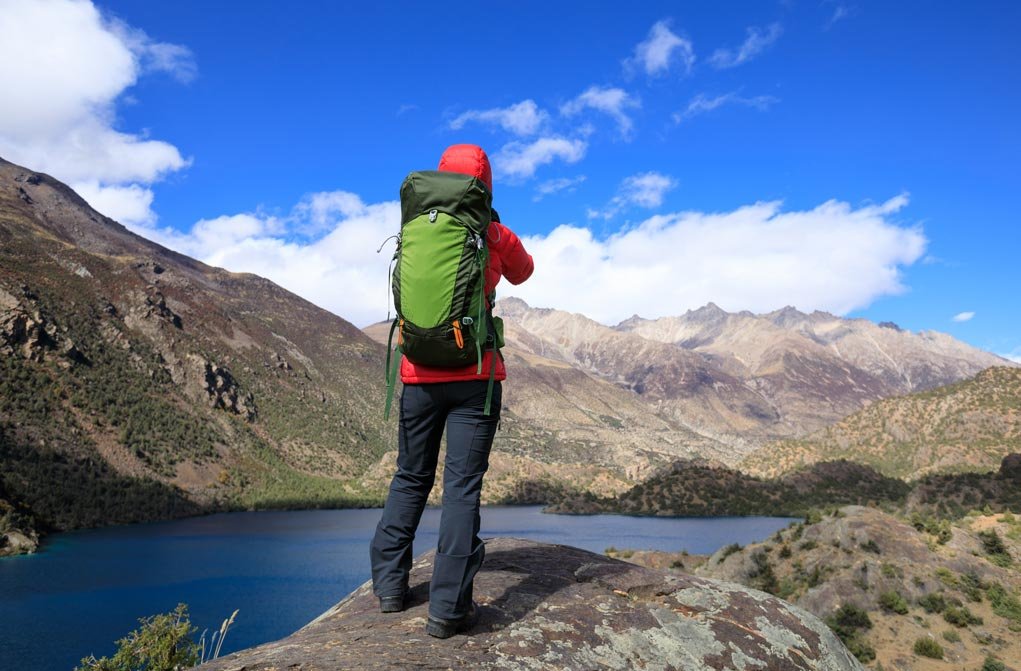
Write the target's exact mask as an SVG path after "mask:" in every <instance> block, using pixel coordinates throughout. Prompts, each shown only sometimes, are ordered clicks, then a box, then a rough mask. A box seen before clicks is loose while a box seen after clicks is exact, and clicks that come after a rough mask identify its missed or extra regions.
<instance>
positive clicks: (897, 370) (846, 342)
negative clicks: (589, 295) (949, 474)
mask: <svg viewBox="0 0 1021 671" xmlns="http://www.w3.org/2000/svg"><path fill="white" fill-rule="evenodd" d="M616 328H617V329H618V330H621V331H624V332H628V333H634V334H638V335H641V336H643V337H645V338H649V339H651V340H655V341H658V342H665V343H671V344H675V345H678V346H680V347H681V348H683V349H686V350H690V351H692V352H696V353H703V354H707V355H711V356H713V357H717V358H718V360H719V361H720V363H721V366H723V367H724V368H726V369H727V370H728V371H729V372H731V373H732V374H733V375H734V376H735V377H737V378H739V379H742V380H745V381H746V382H747V383H748V384H749V386H751V387H752V388H754V389H755V390H757V391H759V392H760V393H762V395H763V396H765V397H766V398H768V399H769V400H770V402H771V403H773V404H774V405H775V406H776V407H777V408H778V410H779V412H780V414H781V416H782V417H783V423H784V425H785V426H786V427H787V428H788V429H789V433H788V435H790V436H798V435H802V434H804V433H806V432H810V431H814V430H817V429H819V428H822V427H823V426H825V425H827V424H830V423H832V422H833V421H835V420H837V419H839V418H841V417H843V416H845V415H848V414H850V413H852V412H854V411H856V410H859V409H860V408H862V407H863V406H864V405H866V404H868V403H869V402H871V401H874V400H876V399H879V398H884V397H887V396H893V395H899V394H905V393H910V392H913V391H922V390H925V389H930V388H933V387H937V386H940V385H944V384H949V383H951V382H956V381H958V380H961V379H964V378H968V377H971V376H972V375H974V374H975V373H977V372H979V371H980V370H983V369H985V368H988V367H989V366H1001V365H1011V364H1010V362H1008V361H1006V360H1004V359H1002V358H1000V357H998V356H996V355H994V354H990V353H989V352H984V351H982V350H979V349H976V348H974V347H971V346H970V345H967V344H965V343H963V342H961V341H959V340H956V339H954V338H952V337H950V336H948V335H946V334H942V333H936V332H931V331H928V332H922V333H911V332H908V331H904V330H902V329H900V328H899V327H897V326H896V325H895V324H891V323H883V324H874V323H872V322H870V321H868V320H865V319H842V318H840V317H836V316H834V315H831V314H829V313H826V312H819V311H816V312H813V313H811V314H804V313H802V312H799V311H798V310H796V309H794V308H792V307H787V308H784V309H782V310H777V311H775V312H771V313H768V314H764V315H754V314H752V313H750V312H740V313H736V314H731V313H728V312H725V311H724V310H722V309H720V308H719V307H717V306H716V305H714V304H712V303H710V304H709V305H707V306H705V307H702V308H699V309H698V310H692V311H688V312H687V313H685V314H684V315H681V316H679V317H664V318H661V319H656V320H644V319H641V318H638V317H633V318H631V319H629V320H627V321H625V322H622V323H621V324H619V325H618V326H617V327H616Z"/></svg>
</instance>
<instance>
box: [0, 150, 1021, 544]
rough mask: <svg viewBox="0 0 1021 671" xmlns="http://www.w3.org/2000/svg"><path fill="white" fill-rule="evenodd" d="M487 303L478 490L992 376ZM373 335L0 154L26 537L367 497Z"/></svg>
mask: <svg viewBox="0 0 1021 671" xmlns="http://www.w3.org/2000/svg"><path fill="white" fill-rule="evenodd" d="M497 310H498V312H499V313H500V314H501V315H502V316H503V317H504V319H505V321H506V324H507V333H506V335H507V341H508V347H507V348H506V349H505V351H504V354H505V356H506V359H507V363H508V369H509V371H510V373H509V375H510V378H509V380H508V383H507V384H506V386H505V394H504V413H503V422H502V428H501V430H500V431H499V433H498V436H497V442H496V445H495V447H494V453H493V458H492V459H491V466H490V474H489V475H488V476H487V482H486V493H485V496H486V500H487V501H488V502H500V501H502V502H547V501H549V500H550V499H551V498H553V497H555V496H559V495H562V494H572V493H574V494H576V493H579V492H585V491H588V492H593V493H596V494H598V495H600V496H604V495H606V496H609V495H617V494H620V493H622V492H624V491H627V490H628V489H630V488H631V487H632V486H634V485H635V484H636V483H638V482H640V481H642V480H644V479H646V478H648V477H649V476H651V475H653V474H654V473H656V472H658V471H660V470H661V469H663V468H666V467H669V466H670V465H671V464H672V463H674V462H675V461H677V460H679V459H692V458H700V459H708V460H710V461H711V462H713V463H720V464H726V465H729V466H737V465H738V464H739V463H741V462H742V460H744V459H746V458H748V456H749V455H750V454H752V453H754V452H755V451H756V450H763V449H769V448H768V446H771V445H778V444H780V443H778V442H777V441H784V440H791V439H802V438H805V437H806V436H812V435H815V433H816V432H818V431H820V430H822V429H824V428H825V427H827V426H829V425H830V424H832V423H833V422H836V421H838V420H840V419H842V418H844V417H845V416H847V415H849V414H850V413H853V412H856V411H860V410H862V409H863V408H866V407H867V406H869V405H870V404H873V403H875V402H876V401H878V400H880V399H882V398H885V397H889V396H891V395H898V394H906V393H912V392H919V391H924V390H931V389H933V388H936V387H938V386H940V385H945V384H948V383H954V382H958V381H960V380H964V379H967V378H969V377H971V376H974V375H975V374H976V373H978V372H979V371H982V370H983V369H985V368H987V367H989V366H997V365H1003V366H1009V365H1011V364H1010V363H1009V362H1006V361H1005V360H1003V359H1000V358H999V357H996V356H994V355H992V354H989V353H987V352H984V351H981V350H978V349H976V348H973V347H971V346H969V345H966V344H964V343H962V342H960V341H957V340H955V339H953V338H951V337H949V336H947V335H943V334H939V333H932V332H924V333H911V332H908V331H904V330H901V329H899V328H897V327H896V326H895V325H893V324H879V325H877V324H873V323H871V322H868V321H866V320H862V319H844V318H840V317H836V316H833V315H829V314H826V313H821V312H815V313H811V314H804V313H801V312H799V311H797V310H795V309H793V308H785V309H783V310H779V311H777V312H773V313H769V314H764V315H753V314H751V313H748V312H740V313H728V312H725V311H723V310H721V309H720V308H718V307H717V306H715V305H712V304H710V305H707V306H705V307H703V308H700V309H698V310H694V311H688V312H687V313H685V314H683V315H681V316H678V317H669V318H662V319H657V320H644V319H641V318H638V317H634V318H631V319H629V320H626V321H625V322H622V323H621V324H618V325H616V326H607V325H604V324H600V323H598V322H595V321H593V320H591V319H588V318H587V317H585V316H583V315H578V314H572V313H568V312H564V311H560V310H551V309H540V308H533V307H530V306H528V305H527V304H525V303H524V302H523V301H521V300H518V299H513V298H508V299H504V300H502V301H500V302H499V303H498V305H497ZM383 329H384V327H383V326H382V325H375V326H372V327H369V328H368V329H366V331H367V332H368V335H366V333H363V332H362V331H361V330H359V329H358V328H356V327H355V326H354V325H352V324H351V323H349V322H347V321H345V320H344V319H343V318H342V317H340V316H337V315H334V314H332V313H330V312H328V311H326V310H323V309H321V308H319V307H317V306H315V305H313V304H312V303H310V302H308V301H306V300H304V299H302V298H300V297H299V296H296V295H294V294H292V293H290V292H288V291H286V290H285V289H283V288H281V287H279V286H277V285H275V284H273V283H272V282H270V281H268V280H266V279H263V278H260V277H257V276H255V275H251V274H247V273H232V272H229V271H226V270H223V269H219V268H213V267H210V266H208V265H205V264H203V263H201V262H199V261H197V260H195V259H191V258H189V257H187V256H184V255H182V254H179V253H176V252H173V251H171V250H168V249H166V248H164V247H162V246H160V245H158V244H156V243H153V242H151V241H149V240H146V239H145V238H142V237H140V236H138V235H136V234H134V233H132V232H131V231H129V230H128V229H126V228H125V227H123V226H121V225H120V224H118V223H117V222H115V221H113V220H111V219H109V218H107V217H104V216H102V215H101V214H99V213H98V212H96V211H95V210H93V209H92V208H91V207H89V205H88V204H87V203H86V202H85V201H84V200H82V199H81V198H80V197H79V196H78V195H77V194H75V193H74V192H73V191H72V190H71V189H70V188H68V187H67V186H65V185H63V184H61V183H60V182H58V181H57V180H55V179H53V178H52V177H49V176H47V175H43V174H39V173H36V172H33V171H31V170H29V169H26V168H22V167H19V166H16V165H13V164H11V163H8V162H5V161H2V160H0V499H2V500H4V501H6V502H7V504H8V506H7V507H6V508H5V509H8V508H9V509H10V510H11V511H15V510H16V511H18V515H19V517H18V519H24V516H26V515H30V516H33V517H34V518H35V520H36V522H37V523H38V524H39V526H40V527H42V528H44V529H69V528H75V527H79V526H94V525H98V524H109V523H117V522H128V521H137V520H142V519H151V518H154V517H166V516H173V515H185V514H194V513H195V512H197V511H202V510H210V509H224V508H228V509H229V508H238V507H244V508H251V507H261V506H269V507H285V506H306V507H307V506H343V505H365V504H376V503H378V502H379V501H380V500H381V499H382V496H383V495H384V494H385V489H386V485H387V484H388V481H389V478H390V475H391V474H392V472H393V462H394V452H393V450H394V447H395V432H394V426H395V422H393V421H391V422H390V423H389V424H387V423H385V422H384V421H383V417H382V407H383V398H384V386H383V370H382V369H383V358H384V354H385V348H384V347H383V346H382V345H381V344H380V342H379V341H380V340H382V338H383V337H385V334H384V332H383ZM370 336H371V337H370ZM56 483H59V486H58V485H57V484H56ZM437 494H438V492H437ZM12 514H13V513H12Z"/></svg>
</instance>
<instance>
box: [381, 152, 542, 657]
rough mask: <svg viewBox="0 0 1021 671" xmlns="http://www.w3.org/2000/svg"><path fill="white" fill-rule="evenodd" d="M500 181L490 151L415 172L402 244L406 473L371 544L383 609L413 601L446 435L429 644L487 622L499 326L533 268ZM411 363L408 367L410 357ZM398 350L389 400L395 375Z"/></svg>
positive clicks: (402, 458) (500, 369) (398, 298)
mask: <svg viewBox="0 0 1021 671" xmlns="http://www.w3.org/2000/svg"><path fill="white" fill-rule="evenodd" d="M492 189H493V180H492V170H491V168H490V165H489V158H488V157H487V156H486V153H485V152H484V151H483V150H482V148H481V147H478V146H476V145H471V144H458V145H453V146H451V147H449V148H447V150H446V151H444V152H443V156H442V157H441V158H440V163H439V168H438V170H436V171H423V172H417V173H411V174H410V175H409V176H408V178H407V179H406V180H405V181H404V184H403V185H402V187H401V235H400V236H399V239H398V251H397V253H396V254H395V256H394V258H395V261H396V265H395V268H394V275H393V292H394V304H395V307H396V308H397V313H398V318H397V319H395V320H394V323H393V326H392V327H391V330H390V333H391V339H393V335H394V333H395V331H396V333H397V349H398V352H397V353H396V355H395V359H394V362H393V366H396V365H397V360H399V361H400V363H399V365H400V376H401V382H402V383H403V391H402V393H401V397H400V408H399V412H400V415H399V420H398V455H397V472H396V474H395V475H394V477H393V480H392V482H391V484H390V491H389V495H388V497H387V500H386V505H385V507H384V508H383V514H382V517H381V519H380V521H379V524H378V525H377V527H376V532H375V536H374V537H373V540H372V543H371V545H370V552H369V554H370V559H371V564H372V585H373V593H374V594H375V595H376V596H377V597H379V601H380V610H382V611H383V612H399V611H402V610H404V607H405V606H406V604H407V602H408V601H409V600H410V599H411V598H412V597H411V592H410V589H409V587H408V577H409V573H410V571H411V562H412V541H413V540H414V538H415V532H416V530H417V528H418V524H419V521H420V520H421V518H422V512H423V510H424V509H425V505H426V500H427V499H428V497H429V492H430V491H431V490H432V487H433V483H434V480H435V476H436V466H437V460H438V454H439V449H440V442H441V438H442V435H443V432H444V428H445V429H446V433H447V454H446V460H445V463H444V473H443V510H442V513H441V517H440V529H439V540H438V543H437V547H436V558H435V560H434V564H433V573H432V581H431V583H430V588H429V617H428V619H427V621H426V633H428V634H429V635H431V636H435V637H438V638H448V637H450V636H453V635H454V634H457V633H459V632H462V631H465V630H467V629H469V628H470V627H471V626H472V625H474V623H475V620H476V605H475V602H474V601H473V600H472V584H473V580H474V578H475V575H476V573H477V572H478V570H479V568H480V567H481V566H482V561H483V559H484V557H485V545H484V544H483V542H482V540H481V539H480V538H479V535H478V533H479V524H480V516H479V506H480V496H481V492H482V479H483V476H484V475H485V473H486V470H487V469H488V467H489V453H490V449H491V448H492V445H493V439H494V437H495V435H496V429H497V425H498V423H499V419H500V407H501V399H502V384H501V381H502V380H504V379H506V376H507V373H506V369H505V368H504V363H503V358H502V357H501V356H500V354H499V347H500V346H502V344H503V342H502V340H503V330H502V322H500V320H499V318H496V317H493V315H492V307H493V301H494V300H495V293H494V289H495V287H496V285H497V283H499V281H500V279H501V277H503V278H506V279H507V281H509V282H510V283H511V284H520V283H522V282H524V281H525V280H527V279H528V278H529V276H530V275H531V274H532V270H533V261H532V257H531V256H530V255H529V254H528V253H527V252H526V251H525V248H524V246H523V245H522V244H521V240H520V239H519V238H518V236H517V235H515V234H514V232H513V231H511V230H510V229H509V228H508V227H506V226H504V225H503V224H502V223H500V220H499V215H497V214H496V211H495V210H493V209H492ZM402 354H403V356H402ZM389 359H390V350H389V347H388V362H387V370H388V374H387V377H388V398H387V414H389V407H390V395H392V393H393V385H394V378H395V377H396V375H395V372H396V371H395V370H394V368H392V367H391V362H390V361H389Z"/></svg>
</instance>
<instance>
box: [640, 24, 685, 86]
mask: <svg viewBox="0 0 1021 671" xmlns="http://www.w3.org/2000/svg"><path fill="white" fill-rule="evenodd" d="M674 63H680V65H681V67H682V68H683V69H684V72H685V74H687V73H689V72H691V68H692V66H694V64H695V48H694V46H693V45H692V43H691V40H689V39H687V38H685V37H681V36H680V35H678V34H677V33H675V32H673V31H672V30H670V22H669V21H667V20H663V21H657V22H656V23H655V24H653V26H652V28H651V29H650V30H649V35H648V37H646V38H645V40H644V41H642V42H640V43H639V44H638V45H637V46H636V47H635V53H634V55H633V56H631V57H630V58H628V59H626V60H625V61H624V68H625V69H626V70H628V71H633V70H636V69H641V70H644V71H645V74H647V75H650V76H653V77H655V76H658V75H663V74H666V73H667V72H668V71H669V70H670V68H671V66H672V65H673V64H674Z"/></svg>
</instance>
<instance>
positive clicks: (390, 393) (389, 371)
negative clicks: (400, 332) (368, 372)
mask: <svg viewBox="0 0 1021 671" xmlns="http://www.w3.org/2000/svg"><path fill="white" fill-rule="evenodd" d="M399 321H400V317H394V320H393V323H392V324H390V336H389V337H388V338H387V341H386V368H385V369H384V373H385V375H386V409H385V410H384V411H383V419H384V420H387V419H390V406H391V405H393V400H394V385H396V384H397V367H398V365H399V364H400V362H401V345H400V342H399V341H398V343H397V347H396V348H394V347H393V341H394V330H395V329H396V328H397V324H398V322H399ZM391 354H393V357H392V358H393V364H392V365H391V362H390V359H391Z"/></svg>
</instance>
